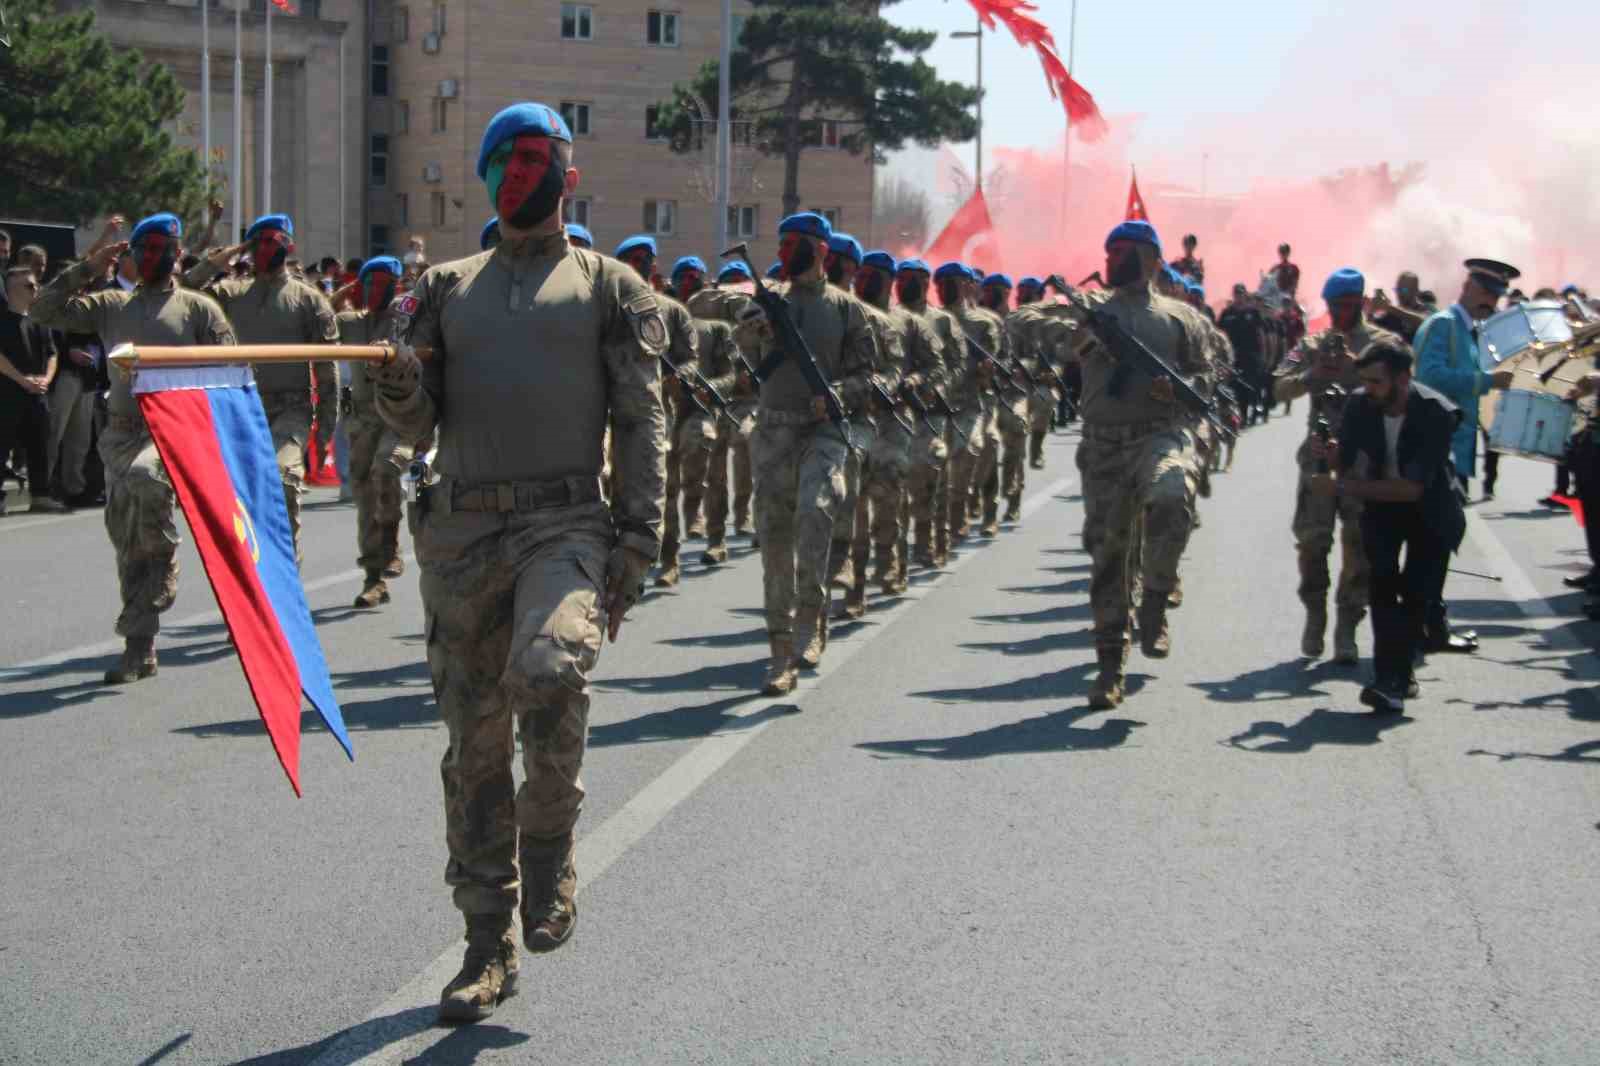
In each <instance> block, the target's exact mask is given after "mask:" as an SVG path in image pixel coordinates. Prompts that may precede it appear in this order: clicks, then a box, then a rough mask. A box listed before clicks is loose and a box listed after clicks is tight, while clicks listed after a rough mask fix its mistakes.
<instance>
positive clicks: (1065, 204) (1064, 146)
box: [1061, 0, 1078, 236]
mask: <svg viewBox="0 0 1600 1066" xmlns="http://www.w3.org/2000/svg"><path fill="white" fill-rule="evenodd" d="M1077 45H1078V0H1072V15H1071V20H1070V21H1069V22H1068V23H1067V77H1069V78H1070V77H1072V59H1073V54H1074V53H1075V52H1076V51H1077ZM1071 201H1072V111H1071V109H1070V108H1069V109H1067V131H1066V134H1065V135H1064V136H1063V137H1062V140H1061V233H1062V235H1063V236H1065V235H1066V232H1067V227H1068V226H1069V225H1071V222H1070V221H1069V219H1070V215H1069V214H1068V212H1069V211H1070V210H1071Z"/></svg>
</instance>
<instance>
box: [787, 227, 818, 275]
mask: <svg viewBox="0 0 1600 1066" xmlns="http://www.w3.org/2000/svg"><path fill="white" fill-rule="evenodd" d="M817 244H818V241H817V240H816V238H814V237H807V236H806V235H805V234H804V233H785V234H784V235H783V240H782V241H781V242H780V243H779V244H778V261H779V262H780V263H782V264H783V270H782V272H781V273H780V275H779V276H780V277H782V278H783V280H785V281H788V280H790V279H792V278H798V277H804V276H805V275H806V274H809V273H810V272H811V268H812V267H814V266H816V265H817Z"/></svg>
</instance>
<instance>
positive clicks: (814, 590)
mask: <svg viewBox="0 0 1600 1066" xmlns="http://www.w3.org/2000/svg"><path fill="white" fill-rule="evenodd" d="M848 455H849V449H848V448H847V447H846V446H845V442H844V440H843V438H841V437H840V435H839V431H838V430H837V429H836V428H834V427H833V426H832V425H831V424H830V423H827V422H820V423H819V422H814V421H812V420H811V419H810V416H809V415H797V414H789V413H787V412H783V411H772V410H763V411H762V412H761V413H760V415H759V416H758V418H757V422H756V431H755V435H754V436H753V437H751V438H750V461H751V465H752V466H753V467H754V474H755V506H756V535H757V536H759V537H760V538H761V577H762V593H763V602H764V604H765V609H766V615H767V632H769V633H772V634H774V635H779V636H786V635H788V634H789V633H791V632H792V631H793V628H794V612H795V608H796V607H797V606H798V607H801V608H805V609H809V610H818V611H820V610H822V609H823V607H824V606H825V605H826V604H827V602H828V584H827V583H828V549H829V547H830V542H831V541H832V539H833V523H834V518H835V517H836V516H837V515H838V513H839V509H840V508H841V507H842V506H843V504H844V497H845V483H844V467H845V458H846V457H847V456H848Z"/></svg>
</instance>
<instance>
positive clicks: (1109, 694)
mask: <svg viewBox="0 0 1600 1066" xmlns="http://www.w3.org/2000/svg"><path fill="white" fill-rule="evenodd" d="M1098 655H1099V660H1100V676H1098V677H1096V678H1095V679H1094V684H1093V685H1091V686H1089V706H1090V707H1092V708H1094V709H1095V710H1097V711H1109V710H1110V709H1111V708H1113V707H1117V706H1120V705H1121V704H1122V681H1123V674H1122V662H1123V652H1122V649H1121V648H1101V649H1099V653H1098Z"/></svg>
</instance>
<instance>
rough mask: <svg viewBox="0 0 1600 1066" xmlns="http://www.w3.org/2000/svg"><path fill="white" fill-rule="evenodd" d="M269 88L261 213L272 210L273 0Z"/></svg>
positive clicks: (269, 2)
mask: <svg viewBox="0 0 1600 1066" xmlns="http://www.w3.org/2000/svg"><path fill="white" fill-rule="evenodd" d="M266 8H267V51H266V57H267V89H266V93H267V95H266V98H265V100H264V101H263V102H262V106H263V107H264V108H265V109H266V124H265V129H264V131H263V136H262V143H263V145H264V149H265V150H264V152H263V155H262V158H263V160H264V163H263V165H262V167H261V213H262V214H263V215H266V214H271V212H272V0H267V3H266Z"/></svg>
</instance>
